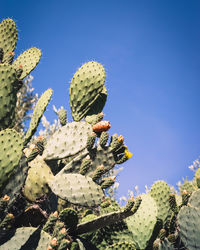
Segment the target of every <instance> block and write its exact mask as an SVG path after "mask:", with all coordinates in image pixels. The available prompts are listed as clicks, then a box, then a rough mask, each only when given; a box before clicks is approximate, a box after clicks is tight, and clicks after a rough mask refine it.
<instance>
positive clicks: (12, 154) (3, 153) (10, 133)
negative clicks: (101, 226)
mask: <svg viewBox="0 0 200 250" xmlns="http://www.w3.org/2000/svg"><path fill="white" fill-rule="evenodd" d="M0 138H1V147H0V162H1V165H0V192H1V191H2V189H3V188H4V186H5V185H6V184H7V182H8V181H9V178H10V177H11V175H12V174H13V172H14V171H15V168H16V167H17V166H18V164H19V161H20V158H21V156H22V148H23V139H22V137H21V135H20V134H19V133H17V132H16V131H15V130H13V129H6V130H3V131H1V132H0Z"/></svg>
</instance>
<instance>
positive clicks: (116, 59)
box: [0, 0, 200, 196]
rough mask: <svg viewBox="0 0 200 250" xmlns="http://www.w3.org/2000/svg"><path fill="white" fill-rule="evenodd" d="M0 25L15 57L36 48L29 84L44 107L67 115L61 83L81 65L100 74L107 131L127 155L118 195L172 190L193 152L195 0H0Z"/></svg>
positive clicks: (198, 100) (197, 55) (197, 48)
mask: <svg viewBox="0 0 200 250" xmlns="http://www.w3.org/2000/svg"><path fill="white" fill-rule="evenodd" d="M0 9H1V19H3V18H7V17H11V18H13V19H14V20H15V21H16V23H17V26H18V29H19V38H20V39H19V41H18V45H17V50H16V54H19V53H21V52H23V51H24V50H25V49H27V48H29V47H32V46H36V47H38V48H40V49H41V50H42V54H43V56H42V60H41V62H40V64H39V65H38V67H37V69H36V70H35V71H34V72H33V73H32V75H33V76H34V81H33V86H34V88H35V91H36V92H38V93H39V94H41V93H42V92H43V91H45V90H46V89H47V88H50V87H51V88H53V90H54V95H53V99H52V101H51V103H50V105H49V107H48V112H46V116H47V118H48V119H49V120H51V121H53V119H55V117H56V116H55V115H54V113H53V111H52V105H53V104H54V105H55V106H56V107H57V108H58V107H59V106H61V105H63V106H64V107H65V108H67V110H68V111H69V112H70V108H69V93H68V89H69V82H70V79H71V78H72V76H73V74H74V73H75V71H76V70H77V68H78V67H79V66H81V64H82V63H84V62H87V61H89V60H96V61H98V62H100V63H102V64H103V65H104V67H105V68H106V72H107V79H106V86H107V89H108V95H109V96H108V100H107V104H106V107H105V109H104V112H105V114H106V116H105V119H106V120H110V122H111V125H112V129H111V133H115V132H117V133H118V134H122V135H124V136H125V142H126V144H127V145H128V148H129V149H130V151H131V152H132V153H133V157H132V158H131V159H130V160H129V161H128V162H127V163H125V164H124V170H123V172H121V174H120V176H119V178H118V180H119V181H120V186H119V196H121V195H126V194H127V190H128V189H133V187H134V186H135V185H138V186H139V188H140V190H141V191H143V190H144V186H145V185H146V184H147V185H149V186H150V185H151V184H152V183H153V182H154V181H156V180H158V179H164V180H166V181H167V182H168V183H170V184H173V185H175V184H176V183H177V182H178V181H179V180H180V179H181V178H182V177H183V176H189V178H192V175H193V174H192V172H191V171H190V170H189V169H188V168H187V167H188V165H190V164H191V163H192V161H193V160H195V159H196V158H197V157H198V156H199V154H200V115H199V112H200V111H199V110H200V96H199V93H200V71H199V68H200V15H199V13H200V1H199V0H196V1H195V0H193V1H189V0H187V1H186V0H181V1H180V0H167V1H160V0H157V1H156V0H151V1H150V0H146V1H145V0H143V1H142V0H137V1H136V0H98V1H97V0H91V1H89V0H86V1H81V0H79V1H78V0H73V1H72V0H71V1H68V0H57V1H53V0H48V1H47V0H43V1H39V0H34V1H33V0H29V1H27V0H26V1H24V0H20V1H15V0H13V1H11V0H1V7H0Z"/></svg>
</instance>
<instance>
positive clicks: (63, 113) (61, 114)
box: [57, 107, 67, 126]
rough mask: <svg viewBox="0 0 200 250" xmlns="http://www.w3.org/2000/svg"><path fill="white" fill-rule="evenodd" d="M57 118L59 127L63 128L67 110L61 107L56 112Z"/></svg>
mask: <svg viewBox="0 0 200 250" xmlns="http://www.w3.org/2000/svg"><path fill="white" fill-rule="evenodd" d="M57 114H58V118H59V121H60V124H61V126H65V125H66V124H67V110H66V109H64V108H63V107H61V108H60V109H59V110H58V112H57Z"/></svg>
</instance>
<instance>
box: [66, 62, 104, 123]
mask: <svg viewBox="0 0 200 250" xmlns="http://www.w3.org/2000/svg"><path fill="white" fill-rule="evenodd" d="M104 82H105V70H104V68H103V66H102V65H101V64H99V63H97V62H87V63H85V64H83V66H82V67H80V68H79V69H78V71H77V72H76V73H75V75H74V77H73V78H72V81H71V84H70V90H69V92H70V106H71V111H72V116H73V118H74V120H75V121H80V120H81V119H82V118H83V117H85V116H86V115H88V113H93V114H97V113H100V112H101V111H102V109H103V107H104V105H105V102H106V98H107V91H106V88H105V85H104ZM100 99H101V100H100ZM92 111H93V112H92Z"/></svg>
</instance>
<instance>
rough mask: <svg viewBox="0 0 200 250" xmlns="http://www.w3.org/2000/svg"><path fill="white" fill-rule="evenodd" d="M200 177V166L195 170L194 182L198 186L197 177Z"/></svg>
mask: <svg viewBox="0 0 200 250" xmlns="http://www.w3.org/2000/svg"><path fill="white" fill-rule="evenodd" d="M199 177H200V168H198V169H197V170H196V172H195V175H194V183H195V185H196V186H197V187H198V185H197V179H198V178H199Z"/></svg>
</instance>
